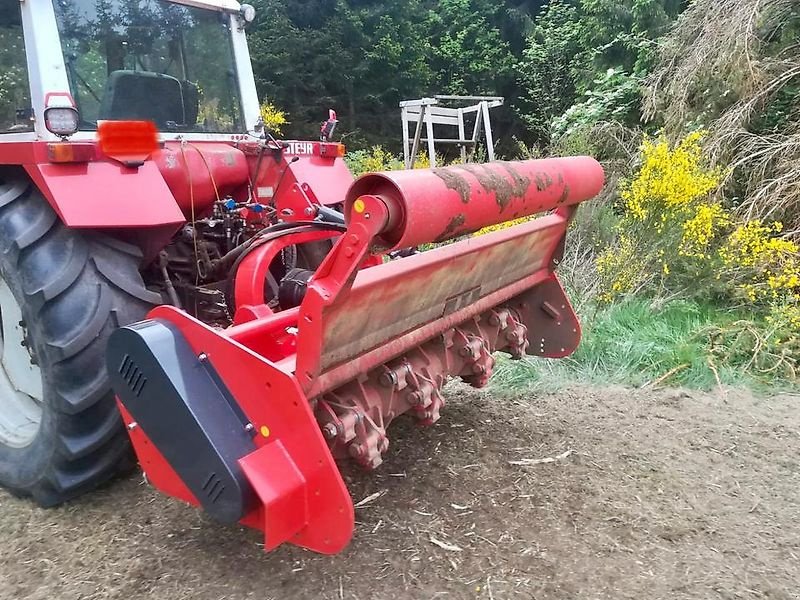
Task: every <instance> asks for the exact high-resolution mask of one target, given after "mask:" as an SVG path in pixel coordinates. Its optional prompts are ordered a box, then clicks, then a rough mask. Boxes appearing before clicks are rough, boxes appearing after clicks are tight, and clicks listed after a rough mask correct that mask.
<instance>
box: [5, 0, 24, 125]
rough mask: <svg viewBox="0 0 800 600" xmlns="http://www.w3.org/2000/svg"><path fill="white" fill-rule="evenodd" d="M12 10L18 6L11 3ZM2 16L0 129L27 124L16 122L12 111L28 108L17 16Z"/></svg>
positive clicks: (15, 112)
mask: <svg viewBox="0 0 800 600" xmlns="http://www.w3.org/2000/svg"><path fill="white" fill-rule="evenodd" d="M4 10H8V9H4ZM12 10H16V11H19V8H18V7H16V6H15V7H12ZM3 18H4V20H3V21H0V131H5V130H9V129H18V128H20V127H21V128H22V129H24V128H26V127H27V124H25V123H22V124H19V123H18V121H17V118H16V114H17V110H18V109H23V110H24V109H26V108H29V107H30V98H29V95H30V94H29V91H28V76H27V66H26V64H25V49H24V44H23V41H22V29H21V27H20V25H19V24H18V23H17V21H18V16H17V15H11V14H8V15H4V17H3ZM12 23H13V24H12ZM5 24H7V25H8V26H4V25H5Z"/></svg>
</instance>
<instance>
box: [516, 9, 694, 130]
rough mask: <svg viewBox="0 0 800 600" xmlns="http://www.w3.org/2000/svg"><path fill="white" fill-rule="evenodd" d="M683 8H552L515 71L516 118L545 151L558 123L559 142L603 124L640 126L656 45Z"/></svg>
mask: <svg viewBox="0 0 800 600" xmlns="http://www.w3.org/2000/svg"><path fill="white" fill-rule="evenodd" d="M682 8H683V3H682V2H679V1H676V0H625V1H622V2H620V1H618V0H551V1H550V2H549V3H548V4H547V5H546V6H545V7H544V9H543V10H542V13H541V14H540V15H539V17H538V18H537V22H536V26H535V28H534V30H533V33H532V34H531V35H530V37H529V39H528V44H527V47H526V48H525V50H524V51H523V55H522V59H521V60H520V61H519V62H518V64H517V82H518V85H519V86H520V88H521V91H520V97H519V99H518V101H517V102H516V103H515V108H516V111H517V114H518V115H519V116H520V118H521V119H522V120H523V121H524V122H525V124H526V125H527V127H528V128H529V130H530V131H531V133H532V134H533V135H535V136H536V138H537V139H538V140H539V142H540V143H543V144H545V143H548V142H549V141H550V134H551V133H552V131H551V121H553V120H554V119H556V118H557V117H559V118H558V119H556V122H555V123H554V129H555V132H554V133H556V135H561V134H563V133H565V132H566V131H568V130H571V129H572V128H573V126H575V125H580V124H592V123H594V122H597V121H598V120H607V119H610V120H621V121H622V122H623V123H626V124H630V123H636V122H638V120H639V111H638V102H637V101H638V98H639V90H638V81H639V79H640V78H641V77H642V76H643V75H646V74H647V73H648V72H649V69H650V68H651V66H652V63H653V57H654V54H653V48H654V43H653V40H655V39H656V38H657V37H658V36H659V35H660V34H661V33H663V32H664V31H665V29H666V28H667V27H668V26H669V24H670V23H671V22H672V21H673V20H674V19H675V18H676V17H677V15H678V13H679V12H680V11H681V10H682ZM573 105H575V106H573ZM570 107H572V108H570Z"/></svg>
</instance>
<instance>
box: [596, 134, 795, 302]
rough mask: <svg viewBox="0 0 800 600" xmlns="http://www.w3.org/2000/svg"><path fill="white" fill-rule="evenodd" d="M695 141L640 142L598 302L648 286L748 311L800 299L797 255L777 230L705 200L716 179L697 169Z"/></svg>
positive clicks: (601, 261)
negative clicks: (740, 304) (726, 300)
mask: <svg viewBox="0 0 800 600" xmlns="http://www.w3.org/2000/svg"><path fill="white" fill-rule="evenodd" d="M701 140H702V134H701V133H692V134H690V135H688V136H686V138H684V139H683V140H681V141H680V142H679V143H678V144H676V145H674V146H670V144H669V142H668V141H667V140H666V139H664V138H659V139H657V140H649V139H647V140H645V141H644V143H643V145H642V160H641V166H640V168H639V169H638V170H637V172H636V173H635V175H634V177H633V178H632V179H631V180H629V181H626V182H623V184H622V189H621V193H620V197H621V200H622V209H623V211H624V213H623V216H622V218H621V220H620V223H619V243H618V245H617V246H616V247H614V248H609V249H607V250H606V251H605V252H603V253H602V254H601V255H600V256H599V258H598V259H597V268H598V271H599V273H600V275H601V277H602V278H603V284H604V291H603V294H602V295H601V299H602V300H605V301H610V300H613V299H614V298H615V297H618V296H621V295H624V294H626V293H629V292H630V291H632V290H634V289H636V288H637V287H641V286H647V285H653V284H657V286H658V287H660V288H662V289H666V290H668V291H670V292H678V293H681V292H682V293H692V294H695V295H698V294H699V295H705V296H706V298H707V299H713V298H715V297H721V296H722V297H726V296H727V297H734V298H736V299H740V300H741V299H745V300H747V301H749V302H751V303H752V302H776V301H781V302H783V301H786V300H791V299H793V298H794V297H795V296H796V294H797V293H798V291H800V254H798V250H800V248H798V245H797V244H796V243H794V242H792V241H790V240H787V239H782V238H781V237H780V234H781V232H782V230H783V226H782V224H781V223H778V222H775V223H772V224H764V223H762V222H761V221H759V220H751V221H747V222H740V223H736V222H735V219H734V217H733V215H732V214H731V212H730V211H729V210H727V209H726V208H725V207H724V206H723V205H722V204H720V203H719V202H717V201H715V200H714V199H713V198H712V197H711V196H710V192H712V191H714V189H715V188H716V187H717V186H718V185H719V182H720V180H721V177H722V174H723V173H722V171H721V170H719V169H709V168H707V167H705V166H704V165H703V160H702V152H701V146H700V142H701Z"/></svg>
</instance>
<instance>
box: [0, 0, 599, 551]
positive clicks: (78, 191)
mask: <svg viewBox="0 0 800 600" xmlns="http://www.w3.org/2000/svg"><path fill="white" fill-rule="evenodd" d="M253 17H254V11H253V8H252V7H250V6H248V5H239V4H238V3H237V2H236V1H235V0H58V1H53V0H21V1H20V2H5V3H3V7H2V8H0V36H2V39H0V316H1V318H2V359H1V360H0V484H2V485H3V486H4V487H6V488H8V489H9V490H10V491H11V492H12V493H14V494H17V495H20V496H30V497H31V498H32V499H33V500H34V501H36V502H38V503H39V504H41V505H43V506H53V505H56V504H59V503H61V502H64V501H66V500H68V499H70V498H73V497H75V496H77V495H79V494H81V493H84V492H86V491H87V490H90V489H92V488H94V487H95V486H97V485H98V484H100V483H102V482H105V481H107V480H109V479H110V478H111V477H113V476H114V474H115V473H117V472H118V471H119V470H120V469H124V468H126V467H129V466H131V465H133V464H134V462H133V461H134V453H133V452H132V450H133V451H135V456H136V458H137V459H138V462H139V463H140V464H141V466H142V468H143V470H144V471H145V473H146V475H147V477H148V479H149V481H150V482H151V483H152V484H153V485H155V486H156V487H157V488H158V489H160V490H161V491H163V492H165V493H166V494H169V495H171V496H174V497H176V498H180V499H182V500H185V501H186V502H189V503H192V504H194V505H197V506H200V507H202V508H203V509H204V510H205V511H207V512H208V513H209V514H210V515H211V516H213V517H214V518H216V519H218V520H219V521H221V522H224V523H243V524H246V525H248V526H252V527H254V528H257V529H260V530H262V531H263V532H264V535H265V539H266V547H267V549H272V548H275V547H276V546H278V545H279V544H281V543H283V542H290V543H292V544H297V545H300V546H303V547H306V548H309V549H311V550H315V551H318V552H323V553H334V552H337V551H339V550H341V549H342V548H343V547H344V546H345V545H346V544H347V542H348V541H349V540H350V537H351V535H352V531H353V505H352V502H351V499H350V496H349V494H348V492H347V489H346V488H345V485H344V483H343V480H342V477H341V475H340V473H339V470H338V468H337V461H338V460H345V459H349V458H352V459H354V460H355V461H357V462H358V463H360V464H361V465H363V466H364V467H366V468H368V469H375V468H377V467H378V466H379V465H380V464H381V461H382V457H383V455H384V454H385V453H386V452H387V450H388V448H389V437H388V435H387V428H388V427H389V424H390V423H391V422H392V421H393V420H394V419H395V418H398V417H401V416H402V415H406V417H410V418H413V419H415V420H416V421H417V422H418V423H419V424H420V425H432V424H434V423H435V422H436V421H437V420H438V419H439V417H440V414H441V411H442V409H443V408H444V404H445V398H444V397H443V395H442V387H443V385H444V384H445V382H446V381H447V380H448V379H449V378H451V377H460V378H461V379H463V380H464V381H466V382H468V383H470V384H472V385H474V386H476V387H481V386H484V385H486V384H487V382H488V380H489V378H490V376H491V373H492V368H493V365H494V357H493V355H494V354H495V353H496V352H505V353H508V354H510V355H511V356H512V357H515V358H521V357H523V356H524V355H526V354H527V355H532V356H542V357H563V356H567V355H568V354H570V353H571V352H572V351H573V350H574V349H575V348H576V346H577V344H578V341H579V338H580V327H579V325H578V321H577V319H576V317H575V314H574V312H573V310H572V308H571V306H570V304H569V302H568V300H567V298H566V296H565V294H564V291H563V290H562V287H561V285H560V284H559V282H558V279H557V278H556V275H555V269H556V266H557V265H558V263H559V260H560V258H561V256H562V253H563V248H564V240H565V236H566V232H567V226H568V224H569V222H570V219H571V218H572V216H573V215H574V213H575V210H576V207H577V205H578V204H579V203H580V202H582V201H584V200H587V199H589V198H591V197H593V196H594V195H596V194H597V193H598V192H599V190H600V189H601V187H602V185H603V172H602V169H601V167H600V166H599V164H598V163H597V162H596V161H594V160H592V159H591V158H586V157H577V158H566V159H549V160H538V161H525V162H517V163H510V162H497V163H491V164H487V165H463V166H456V167H447V168H441V169H432V170H418V171H400V172H392V173H376V174H369V175H366V176H363V177H361V178H360V179H358V180H356V181H353V178H352V176H351V174H350V172H349V171H348V169H347V167H346V165H345V163H344V161H343V158H342V157H343V155H344V148H343V146H341V145H340V144H338V143H335V142H332V141H330V136H331V133H332V128H333V126H334V125H335V122H334V120H333V118H332V120H331V121H330V122H328V123H327V124H325V126H323V129H322V136H321V138H322V139H321V141H313V142H303V141H288V142H286V141H278V140H276V139H274V138H273V137H272V136H271V135H270V134H269V132H267V131H265V128H264V125H263V123H262V121H261V119H260V109H259V102H258V98H257V96H256V86H255V82H254V78H253V74H252V70H251V68H250V60H249V54H248V48H247V43H246V40H245V35H244V29H245V27H246V25H247V23H248V22H249V21H251V20H252V19H253ZM536 213H544V216H541V217H539V218H537V219H533V220H528V221H526V222H524V223H523V224H521V225H516V226H513V227H510V228H506V229H502V230H499V231H495V232H493V233H488V234H485V235H479V236H475V235H469V234H472V233H473V232H476V231H478V230H481V229H482V228H484V227H487V226H490V225H494V224H499V223H503V222H506V221H509V220H513V219H519V218H521V217H526V216H529V215H534V214H536ZM449 240H457V241H455V242H454V243H451V244H441V242H445V241H449ZM430 245H433V246H434V248H433V249H430V250H428V251H424V252H408V251H407V250H408V249H414V248H419V247H422V246H424V247H429V246H430ZM401 250H405V251H404V252H398V251H401Z"/></svg>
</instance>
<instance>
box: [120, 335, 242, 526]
mask: <svg viewBox="0 0 800 600" xmlns="http://www.w3.org/2000/svg"><path fill="white" fill-rule="evenodd" d="M106 358H107V365H108V372H109V375H110V377H111V383H112V385H113V387H114V391H115V392H116V393H117V396H118V397H119V399H120V401H121V402H122V404H123V405H124V406H125V408H126V409H127V410H128V411H129V412H130V413H131V415H132V416H133V418H134V420H135V421H136V423H137V425H138V426H139V427H141V428H142V430H143V431H144V433H145V434H147V437H149V438H150V440H151V441H152V442H153V444H155V446H156V448H158V451H159V452H160V453H161V454H162V455H163V456H164V458H165V459H166V460H167V462H168V463H169V464H170V465H171V466H172V468H173V469H174V470H175V472H176V473H177V474H178V476H179V477H180V478H181V479H182V480H183V482H184V483H185V484H186V486H187V487H188V488H189V489H190V490H191V492H192V493H193V494H194V495H195V497H196V498H197V499H198V501H199V502H200V503H201V504H202V506H203V508H204V509H205V510H206V511H207V512H208V513H209V515H211V516H212V517H213V518H215V519H217V520H218V521H222V522H223V523H236V522H237V521H239V520H240V519H242V517H244V516H245V514H247V512H248V511H249V510H250V508H251V507H252V506H254V504H255V494H254V492H253V489H252V488H251V486H250V484H249V483H248V481H247V479H246V477H245V475H244V473H243V472H242V470H241V468H240V467H239V463H238V460H239V459H240V458H242V457H244V456H246V455H247V454H249V453H251V452H253V451H254V450H255V449H256V447H255V444H254V443H253V437H252V434H250V433H248V432H247V430H246V429H245V426H246V425H247V420H246V418H245V416H244V414H243V413H242V411H241V408H239V405H238V404H237V403H236V400H235V399H234V398H233V396H232V395H231V393H230V391H229V390H228V389H227V388H226V387H225V385H224V384H223V383H222V381H221V380H220V378H219V375H218V374H217V373H216V371H215V370H214V368H213V367H212V365H211V364H210V362H209V361H208V360H201V359H200V358H198V356H197V355H195V353H194V352H193V351H192V349H191V347H190V346H189V343H188V342H187V341H186V339H185V338H184V336H183V334H181V332H180V331H178V329H177V328H176V327H175V326H173V325H171V324H170V323H167V322H165V321H160V320H153V321H143V322H142V323H137V324H135V325H131V326H128V327H122V328H120V329H118V330H117V331H115V332H114V333H113V334H112V335H111V338H110V339H109V343H108V350H107V353H106Z"/></svg>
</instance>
